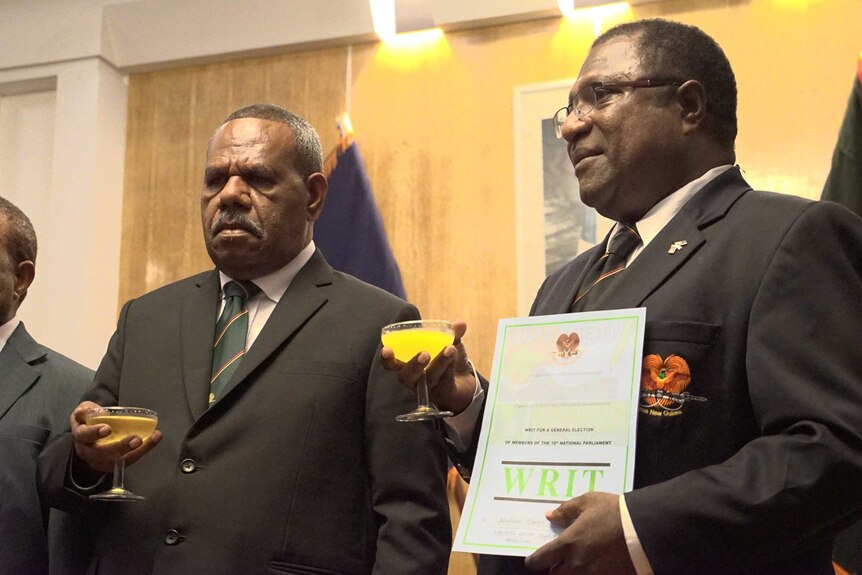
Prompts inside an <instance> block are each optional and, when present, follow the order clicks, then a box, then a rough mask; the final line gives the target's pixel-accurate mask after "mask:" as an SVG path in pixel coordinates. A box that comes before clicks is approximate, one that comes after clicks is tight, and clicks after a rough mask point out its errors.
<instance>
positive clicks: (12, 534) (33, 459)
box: [0, 197, 93, 575]
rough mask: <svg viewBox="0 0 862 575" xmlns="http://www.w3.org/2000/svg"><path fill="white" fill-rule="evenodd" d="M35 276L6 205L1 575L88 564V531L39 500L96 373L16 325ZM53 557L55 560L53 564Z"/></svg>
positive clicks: (1, 204)
mask: <svg viewBox="0 0 862 575" xmlns="http://www.w3.org/2000/svg"><path fill="white" fill-rule="evenodd" d="M35 275H36V232H35V230H34V229H33V225H32V224H31V223H30V220H29V218H27V216H26V215H24V213H23V212H22V211H21V210H19V209H18V208H17V207H16V206H15V205H13V204H12V203H11V202H10V201H8V200H7V199H5V198H2V197H0V573H10V574H12V573H24V574H27V575H40V574H45V573H48V566H49V558H48V535H49V533H50V535H51V538H50V544H51V549H52V555H54V556H56V557H57V558H59V557H63V558H64V560H63V561H61V562H60V564H58V565H55V568H53V569H52V570H51V572H52V573H55V572H70V573H73V572H75V569H74V567H75V565H76V564H79V562H77V561H76V559H75V557H86V555H87V541H86V539H84V538H82V537H83V536H85V529H84V526H83V525H82V524H81V523H79V522H77V521H74V520H72V519H71V518H70V517H68V516H67V515H66V514H65V513H63V512H60V511H57V510H56V509H50V510H49V508H48V507H47V506H46V505H44V504H43V503H42V501H41V500H40V499H39V493H38V491H37V486H36V464H37V461H38V457H39V453H40V451H41V450H42V447H43V446H44V445H45V444H46V443H47V442H48V440H49V439H50V438H51V437H54V436H56V435H59V434H60V433H61V432H63V431H64V430H68V428H69V412H70V411H71V410H72V408H73V407H74V406H75V405H77V403H78V401H79V400H80V398H81V395H83V393H84V391H85V390H86V389H87V387H88V386H89V385H90V383H91V382H92V381H93V372H92V371H91V370H89V369H87V368H86V367H84V366H82V365H80V364H78V363H75V362H74V361H72V360H71V359H69V358H67V357H64V356H62V355H60V354H59V353H57V352H55V351H52V350H50V349H48V348H47V347H44V346H42V345H39V344H38V343H36V341H35V340H34V339H33V338H32V337H31V336H30V334H29V333H27V329H26V328H25V327H24V324H23V323H22V322H21V320H20V318H18V317H17V315H16V314H17V312H18V308H19V307H20V306H21V303H22V302H23V301H24V298H25V297H26V296H27V290H28V288H29V287H30V284H31V283H32V282H33V278H34V277H35ZM54 556H52V557H51V559H52V560H53V559H54V558H55V557H54Z"/></svg>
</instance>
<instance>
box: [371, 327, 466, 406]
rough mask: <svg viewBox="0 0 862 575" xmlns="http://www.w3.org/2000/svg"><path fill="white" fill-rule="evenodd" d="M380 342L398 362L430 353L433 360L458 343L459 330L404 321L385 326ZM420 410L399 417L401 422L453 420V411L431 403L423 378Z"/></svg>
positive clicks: (419, 392)
mask: <svg viewBox="0 0 862 575" xmlns="http://www.w3.org/2000/svg"><path fill="white" fill-rule="evenodd" d="M380 339H381V341H382V343H383V345H384V346H385V347H388V348H390V349H391V350H392V351H393V352H394V353H395V359H397V360H399V361H403V362H408V361H410V360H411V359H413V358H414V357H416V355H417V354H419V353H421V352H423V351H424V352H427V353H428V354H429V355H430V356H431V359H432V360H433V359H434V358H435V357H437V356H438V355H439V354H440V352H441V351H443V349H444V348H445V347H446V346H447V345H452V343H453V342H454V341H455V329H454V328H453V327H452V324H451V323H450V322H448V321H444V320H436V319H420V320H414V321H402V322H399V323H393V324H389V325H387V326H385V327H384V328H383V329H382V330H381V334H380ZM416 395H417V399H418V406H417V407H416V409H414V410H413V411H411V412H408V413H402V414H401V415H398V416H396V417H395V419H397V420H398V421H425V420H428V419H437V418H440V417H450V416H451V415H452V412H451V411H440V410H439V409H437V408H436V407H434V406H433V405H431V402H430V401H429V399H428V384H427V382H426V381H425V379H424V378H423V379H422V381H420V382H419V383H418V384H417V385H416Z"/></svg>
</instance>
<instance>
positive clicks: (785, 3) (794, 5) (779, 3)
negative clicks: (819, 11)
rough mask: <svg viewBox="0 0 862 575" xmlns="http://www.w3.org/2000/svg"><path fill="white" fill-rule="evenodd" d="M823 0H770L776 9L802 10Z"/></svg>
mask: <svg viewBox="0 0 862 575" xmlns="http://www.w3.org/2000/svg"><path fill="white" fill-rule="evenodd" d="M822 2H823V0H772V5H773V6H774V7H776V8H778V9H784V10H795V11H799V12H803V11H805V10H807V9H808V8H810V7H812V6H814V5H815V4H821V3H822Z"/></svg>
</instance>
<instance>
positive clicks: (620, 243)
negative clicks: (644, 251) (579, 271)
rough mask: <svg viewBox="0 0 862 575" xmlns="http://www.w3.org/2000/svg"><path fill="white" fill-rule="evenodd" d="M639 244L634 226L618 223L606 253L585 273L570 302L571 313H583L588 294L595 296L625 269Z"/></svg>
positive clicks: (638, 235)
mask: <svg viewBox="0 0 862 575" xmlns="http://www.w3.org/2000/svg"><path fill="white" fill-rule="evenodd" d="M640 244H641V236H640V234H639V233H638V230H637V228H636V227H635V225H634V224H623V223H620V229H619V230H618V231H617V233H616V234H614V237H613V238H611V240H610V241H609V242H608V248H607V251H605V254H604V255H603V256H602V257H601V258H599V261H598V262H596V264H595V265H594V266H593V267H592V268H590V269H589V270H588V271H587V275H586V278H585V279H584V282H583V284H582V287H581V290H580V292H579V293H578V295H577V297H575V301H574V302H572V311H584V308H585V306H586V303H585V300H589V299H590V298H589V297H587V296H588V294H593V297H595V296H596V294H597V293H598V292H601V291H602V288H605V287H607V285H608V284H607V283H604V282H608V280H609V279H610V278H613V277H614V276H616V275H617V274H619V273H620V272H621V271H623V270H624V269H626V261H627V260H628V259H629V256H630V255H632V252H634V251H635V248H637V247H638V246H639V245H640Z"/></svg>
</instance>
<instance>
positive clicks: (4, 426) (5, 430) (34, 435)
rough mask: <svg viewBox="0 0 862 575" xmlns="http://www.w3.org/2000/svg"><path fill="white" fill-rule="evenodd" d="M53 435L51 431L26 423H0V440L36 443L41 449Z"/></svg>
mask: <svg viewBox="0 0 862 575" xmlns="http://www.w3.org/2000/svg"><path fill="white" fill-rule="evenodd" d="M50 434H51V430H50V429H45V428H44V427H38V426H36V425H26V424H24V423H0V439H19V440H21V441H28V442H30V443H35V444H36V445H38V446H39V448H41V447H42V446H43V445H45V441H47V440H48V436H49V435H50Z"/></svg>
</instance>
